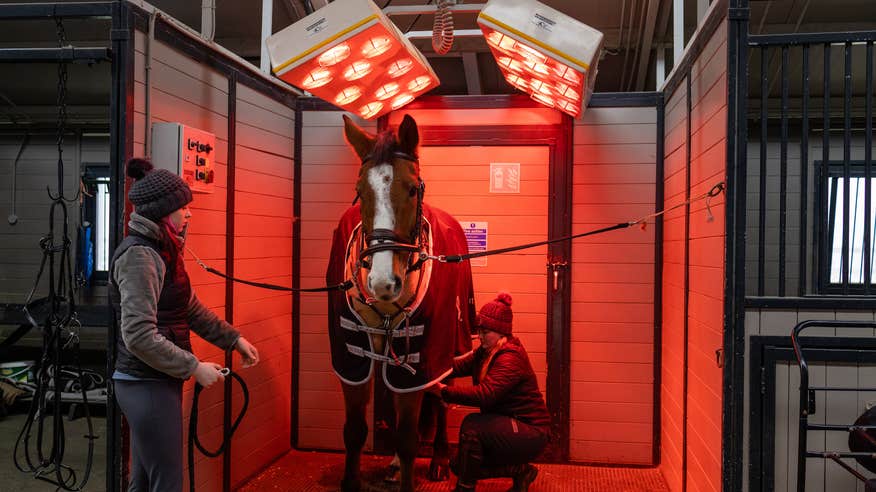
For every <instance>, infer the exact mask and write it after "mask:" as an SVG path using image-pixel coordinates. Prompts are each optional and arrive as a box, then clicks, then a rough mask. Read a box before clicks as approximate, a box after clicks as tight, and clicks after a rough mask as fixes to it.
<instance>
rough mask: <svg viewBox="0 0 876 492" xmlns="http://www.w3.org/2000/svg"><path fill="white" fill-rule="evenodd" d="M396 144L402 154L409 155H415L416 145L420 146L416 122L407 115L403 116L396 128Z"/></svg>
mask: <svg viewBox="0 0 876 492" xmlns="http://www.w3.org/2000/svg"><path fill="white" fill-rule="evenodd" d="M398 144H399V148H400V149H401V150H402V151H403V152H405V153H407V154H411V155H414V154H415V153H416V150H417V145H419V144H420V133H419V131H418V130H417V122H416V121H414V119H413V118H412V117H411V115H409V114H406V115H405V117H404V119H402V122H401V125H399V127H398Z"/></svg>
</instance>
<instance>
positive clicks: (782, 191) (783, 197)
mask: <svg viewBox="0 0 876 492" xmlns="http://www.w3.org/2000/svg"><path fill="white" fill-rule="evenodd" d="M789 58H790V53H789V52H788V47H787V46H782V114H781V122H782V123H781V125H782V139H781V143H780V148H779V297H784V296H785V238H786V234H787V214H788V90H789V87H788V86H789V77H788V63H789Z"/></svg>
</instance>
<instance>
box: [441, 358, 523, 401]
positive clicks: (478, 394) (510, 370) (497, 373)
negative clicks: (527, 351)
mask: <svg viewBox="0 0 876 492" xmlns="http://www.w3.org/2000/svg"><path fill="white" fill-rule="evenodd" d="M455 366H456V364H454V368H455ZM454 372H455V370H454ZM523 374H524V371H523V370H522V368H521V361H520V356H518V355H517V353H516V352H513V351H503V352H500V353H498V354H496V356H495V357H494V358H493V362H492V365H491V366H490V368H489V369H488V370H487V375H486V376H485V377H484V379H483V381H480V382H479V383H478V384H476V385H474V386H468V387H461V386H445V387H444V389H443V390H442V391H441V397H442V398H443V399H444V401H446V402H448V403H458V404H461V405H468V406H472V407H492V406H493V405H495V404H496V402H497V401H499V400H500V399H501V398H502V397H503V396H505V395H506V394H507V393H508V392H509V391H511V390H512V389H513V388H514V387H515V386H517V383H519V382H520V378H521V376H522V375H523Z"/></svg>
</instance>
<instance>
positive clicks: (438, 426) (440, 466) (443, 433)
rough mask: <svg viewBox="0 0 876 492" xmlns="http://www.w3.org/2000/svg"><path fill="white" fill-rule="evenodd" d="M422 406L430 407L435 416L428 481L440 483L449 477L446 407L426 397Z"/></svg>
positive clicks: (438, 400) (436, 400)
mask: <svg viewBox="0 0 876 492" xmlns="http://www.w3.org/2000/svg"><path fill="white" fill-rule="evenodd" d="M423 404H424V405H431V406H432V407H433V408H432V412H433V413H434V414H435V439H434V440H433V441H432V462H431V463H429V480H432V481H433V482H442V481H444V480H447V479H448V478H449V476H450V472H449V468H450V449H449V448H450V445H449V444H448V443H447V406H446V405H445V404H444V402H442V401H441V400H440V399H438V398H437V397H434V396H433V395H427V397H426V399H424V400H423Z"/></svg>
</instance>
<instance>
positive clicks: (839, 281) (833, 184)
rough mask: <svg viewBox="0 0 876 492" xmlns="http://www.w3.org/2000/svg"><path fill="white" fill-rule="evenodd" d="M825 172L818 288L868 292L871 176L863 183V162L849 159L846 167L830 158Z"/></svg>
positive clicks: (873, 198)
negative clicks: (821, 264) (819, 282)
mask: <svg viewBox="0 0 876 492" xmlns="http://www.w3.org/2000/svg"><path fill="white" fill-rule="evenodd" d="M846 173H848V177H846ZM826 176H827V179H826V182H825V183H824V186H825V188H826V190H825V192H824V193H825V195H824V196H826V201H825V202H824V216H825V218H826V225H827V231H825V232H826V235H825V245H824V247H823V249H822V258H823V260H822V261H823V265H824V267H823V269H822V275H823V277H824V278H823V279H822V282H821V284H822V289H823V290H824V292H825V293H843V292H857V293H862V292H865V291H866V292H868V291H869V289H870V285H871V284H873V283H874V282H876V271H874V268H873V267H874V263H873V261H874V257H876V254H874V253H876V249H874V241H873V237H874V234H876V195H874V192H876V186H874V178H873V177H870V183H869V184H868V183H867V176H866V170H865V166H864V165H863V163H859V162H853V163H850V165H849V166H848V170H846V167H845V166H844V164H843V163H842V162H831V163H830V164H829V165H828V169H827V173H826ZM868 194H869V195H870V196H869V199H868V197H867V195H868ZM868 208H869V210H867V209H868ZM868 277H869V279H868Z"/></svg>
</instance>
